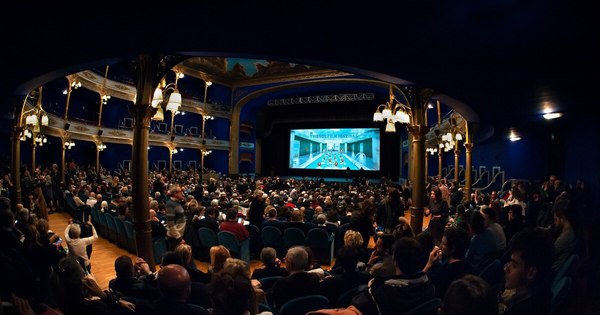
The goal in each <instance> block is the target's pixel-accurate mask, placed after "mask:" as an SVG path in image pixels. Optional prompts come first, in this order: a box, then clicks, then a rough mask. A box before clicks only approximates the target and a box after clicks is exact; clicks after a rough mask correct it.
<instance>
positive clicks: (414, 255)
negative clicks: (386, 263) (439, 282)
mask: <svg viewBox="0 0 600 315" xmlns="http://www.w3.org/2000/svg"><path fill="white" fill-rule="evenodd" d="M393 252H394V263H395V264H396V272H398V273H399V274H405V275H410V274H414V273H417V272H419V271H421V270H423V267H425V263H426V261H427V259H426V255H425V253H424V252H423V250H422V249H421V245H419V242H417V241H416V240H415V239H414V238H410V237H404V238H401V239H399V240H397V241H396V242H395V243H394V245H393Z"/></svg>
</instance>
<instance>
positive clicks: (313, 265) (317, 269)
mask: <svg viewBox="0 0 600 315" xmlns="http://www.w3.org/2000/svg"><path fill="white" fill-rule="evenodd" d="M301 247H302V248H304V250H305V251H306V253H307V254H308V264H307V265H306V271H307V272H308V273H312V274H315V275H317V276H318V277H319V280H323V279H324V278H325V270H323V268H321V265H319V264H318V263H317V262H315V261H314V255H313V252H312V249H310V247H308V246H301Z"/></svg>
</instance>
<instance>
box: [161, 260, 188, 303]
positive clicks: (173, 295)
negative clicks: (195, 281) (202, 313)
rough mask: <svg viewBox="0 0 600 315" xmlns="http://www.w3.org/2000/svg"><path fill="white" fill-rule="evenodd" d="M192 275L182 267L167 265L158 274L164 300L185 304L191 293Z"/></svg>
mask: <svg viewBox="0 0 600 315" xmlns="http://www.w3.org/2000/svg"><path fill="white" fill-rule="evenodd" d="M191 284H192V281H191V279H190V275H189V273H188V272H187V270H185V268H183V267H182V266H180V265H174V264H172V265H166V266H163V267H162V268H160V271H159V272H158V289H159V290H160V293H161V295H162V296H163V297H164V298H167V299H170V300H175V301H179V302H185V301H186V300H187V298H188V296H189V295H190V292H191Z"/></svg>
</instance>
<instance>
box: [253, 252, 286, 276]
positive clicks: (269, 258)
mask: <svg viewBox="0 0 600 315" xmlns="http://www.w3.org/2000/svg"><path fill="white" fill-rule="evenodd" d="M260 260H261V261H262V263H263V265H264V268H256V269H254V272H252V279H258V280H260V279H262V278H267V277H277V276H281V277H285V276H287V275H288V273H287V271H285V268H281V267H280V265H281V260H279V258H277V252H276V251H275V249H274V248H273V247H265V248H263V249H262V250H261V251H260Z"/></svg>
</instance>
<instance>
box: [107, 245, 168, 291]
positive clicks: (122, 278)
mask: <svg viewBox="0 0 600 315" xmlns="http://www.w3.org/2000/svg"><path fill="white" fill-rule="evenodd" d="M115 271H116V273H117V277H116V278H115V279H112V280H110V282H109V284H108V287H109V288H110V289H111V290H113V291H117V292H119V293H121V294H123V295H124V296H128V297H133V298H136V299H143V300H152V299H155V298H158V296H159V292H158V290H157V289H156V288H155V287H153V286H152V281H154V277H153V275H152V274H150V275H148V276H141V277H136V276H135V274H134V267H133V261H132V260H131V258H130V257H129V256H126V255H123V256H119V257H117V259H116V260H115Z"/></svg>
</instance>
